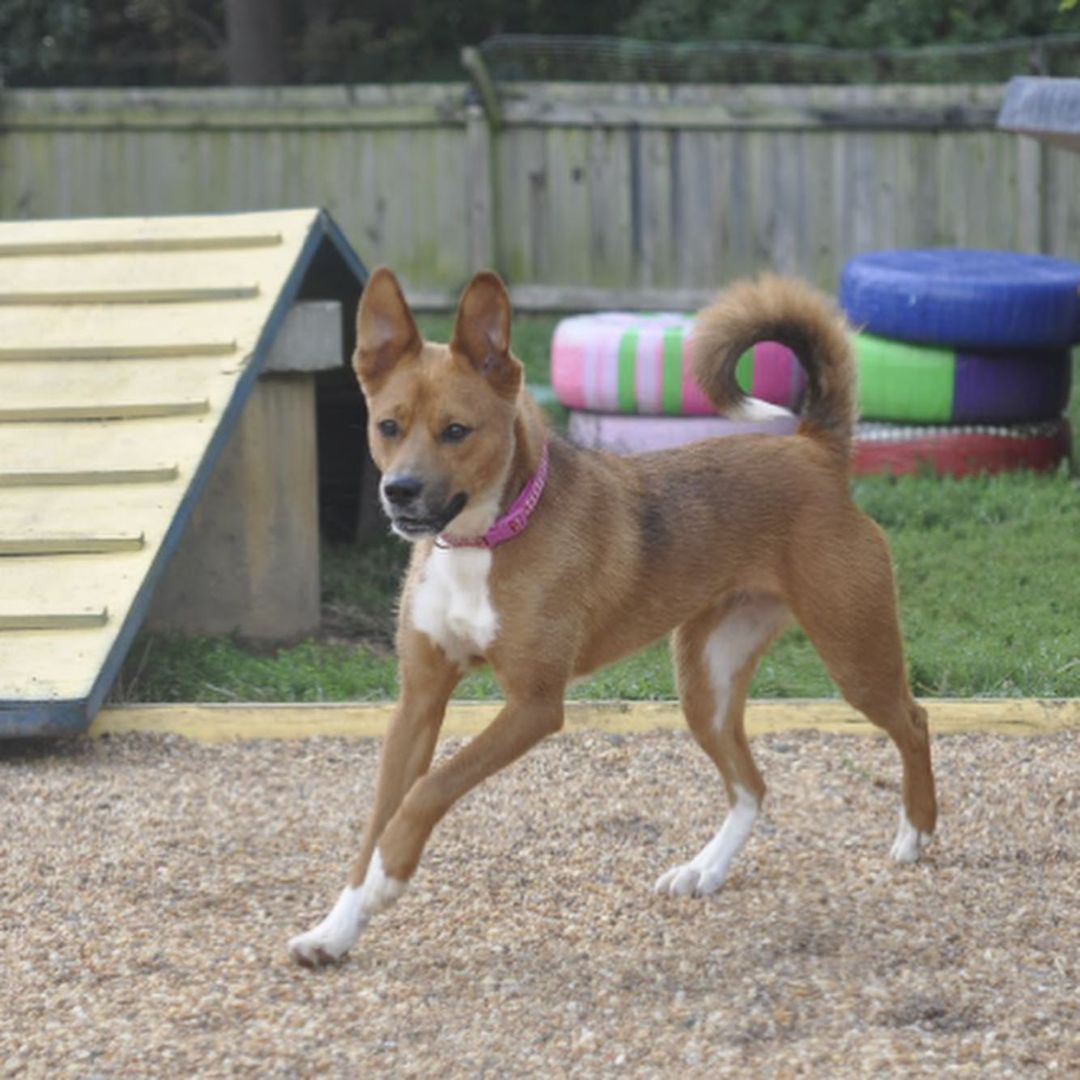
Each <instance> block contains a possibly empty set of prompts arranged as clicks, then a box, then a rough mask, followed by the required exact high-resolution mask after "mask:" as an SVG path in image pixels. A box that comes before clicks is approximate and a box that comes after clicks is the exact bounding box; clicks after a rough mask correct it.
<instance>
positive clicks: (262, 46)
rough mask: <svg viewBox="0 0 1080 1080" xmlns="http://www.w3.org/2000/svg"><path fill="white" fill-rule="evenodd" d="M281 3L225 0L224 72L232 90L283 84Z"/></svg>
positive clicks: (283, 42) (283, 40)
mask: <svg viewBox="0 0 1080 1080" xmlns="http://www.w3.org/2000/svg"><path fill="white" fill-rule="evenodd" d="M282 8H283V0H225V30H226V33H227V35H228V54H227V59H228V72H229V82H230V83H232V84H233V86H269V85H275V84H279V83H283V82H285V19H284V13H283V10H282Z"/></svg>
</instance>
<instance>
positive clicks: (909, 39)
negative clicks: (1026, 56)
mask: <svg viewBox="0 0 1080 1080" xmlns="http://www.w3.org/2000/svg"><path fill="white" fill-rule="evenodd" d="M1066 2H1070V3H1073V4H1074V3H1075V0H1066ZM1063 10H1064V9H1063V8H1060V7H1059V2H1058V0H974V2H971V3H967V4H942V3H939V2H938V0H904V3H900V4H898V3H895V2H893V0H869V2H867V0H816V2H814V3H784V4H760V3H757V2H756V0H731V2H729V3H726V4H723V5H718V4H710V3H706V2H703V0H646V2H645V3H643V4H641V5H639V6H638V8H637V10H636V11H635V12H634V13H633V14H632V15H631V16H630V17H629V18H627V19H625V20H624V21H623V22H622V23H621V24H620V25H619V33H621V34H625V35H626V36H628V37H639V38H645V39H649V40H654V41H701V40H710V41H770V42H776V43H778V44H788V45H790V44H805V45H810V44H812V45H825V46H830V47H832V48H849V49H851V48H854V49H874V48H909V47H912V46H920V45H946V44H961V43H966V42H987V41H1000V40H1002V39H1004V38H1011V37H1037V36H1040V35H1044V34H1053V33H1064V32H1067V31H1069V30H1071V29H1075V24H1074V23H1073V22H1072V21H1070V20H1069V19H1067V18H1065V17H1063V14H1062V12H1063Z"/></svg>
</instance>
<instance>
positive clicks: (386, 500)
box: [380, 476, 468, 540]
mask: <svg viewBox="0 0 1080 1080" xmlns="http://www.w3.org/2000/svg"><path fill="white" fill-rule="evenodd" d="M380 494H381V495H382V500H381V501H382V505H383V510H384V511H385V512H386V516H387V517H388V518H389V519H390V527H391V528H392V529H393V530H394V532H396V533H397V534H398V536H400V537H402V538H403V539H405V540H419V539H422V538H423V537H425V536H436V535H438V534H439V533H441V532H442V531H443V529H445V528H446V526H447V525H449V524H450V522H451V521H453V520H454V518H456V517H457V516H458V514H460V513H461V511H462V510H463V509H464V507H465V503H466V502H468V496H467V495H466V494H465V493H464V492H463V491H459V492H458V493H457V494H456V495H454V496H453V497H452V498H450V499H449V500H446V501H444V500H443V499H442V498H439V499H437V500H435V506H434V507H433V506H432V505H431V502H430V501H429V499H430V495H429V497H428V498H425V493H424V485H423V483H422V482H421V481H420V480H418V479H417V478H416V477H413V476H384V477H383V480H382V484H381V485H380Z"/></svg>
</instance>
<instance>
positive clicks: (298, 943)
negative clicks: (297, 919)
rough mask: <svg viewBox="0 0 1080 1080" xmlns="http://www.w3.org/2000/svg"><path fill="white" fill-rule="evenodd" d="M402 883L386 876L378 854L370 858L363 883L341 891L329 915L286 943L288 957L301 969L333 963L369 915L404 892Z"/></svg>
mask: <svg viewBox="0 0 1080 1080" xmlns="http://www.w3.org/2000/svg"><path fill="white" fill-rule="evenodd" d="M405 885H406V882H404V881H399V880H398V879H397V878H392V877H388V876H387V874H386V871H385V870H383V864H382V856H381V855H380V854H379V852H378V851H376V852H375V854H374V855H372V857H371V863H370V864H369V866H368V869H367V873H366V874H365V875H364V883H363V885H361V886H359V887H358V888H354V887H352V886H349V887H347V888H345V889H343V890H342V893H341V895H340V896H339V897H338V899H337V903H336V904H335V905H334V907H333V909H332V910H331V912H330V914H329V915H327V916H326V918H325V919H323V921H322V922H321V923H319V925H318V926H316V927H315V928H314V929H313V930H309V931H308V932H307V933H306V934H297V936H296V937H294V938H291V939H290V941H289V955H290V956H291V957H292V958H293V959H294V960H295V961H296V962H297V963H298V964H303V966H304V967H324V966H325V965H327V964H334V963H337V961H339V960H340V959H341V958H342V957H343V956H344V955H345V954H346V953H347V952H348V951H349V950H350V949H351V948H352V947H353V945H355V944H356V939H357V938H358V937H359V936H360V933H361V931H362V930H363V929H364V927H365V926H367V924H368V921H369V920H370V919H371V917H372V915H378V914H379V912H380V911H385V910H386V909H387V908H388V907H389V906H390V905H391V904H392V903H393V902H394V901H395V900H396V899H397V898H398V897H399V896H400V895H401V894H402V893H403V892H404V891H405Z"/></svg>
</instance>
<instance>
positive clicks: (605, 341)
mask: <svg viewBox="0 0 1080 1080" xmlns="http://www.w3.org/2000/svg"><path fill="white" fill-rule="evenodd" d="M693 326H694V320H693V318H692V317H691V316H689V315H678V314H647V313H642V312H627V311H608V312H599V313H597V314H595V315H574V316H572V317H571V318H568V319H563V320H562V321H561V322H560V323H559V325H558V326H557V327H556V328H555V335H554V337H553V338H552V341H551V385H552V387H553V388H554V390H555V396H556V397H557V398H558V399H559V401H560V402H561V403H562V404H563V405H565V406H566V407H567V408H568V409H587V410H591V411H593V412H601V413H627V414H631V415H634V414H640V415H644V416H715V415H716V410H715V409H714V408H713V406H712V403H711V402H710V401H709V400H708V398H706V397H705V395H704V394H703V393H702V392H701V389H700V388H699V387H698V385H697V383H696V382H695V381H694V378H693V376H692V375H691V373H690V341H691V336H692V332H693ZM735 378H736V381H737V382H738V384H739V386H740V387H742V389H743V391H744V392H745V393H747V394H749V395H750V396H751V397H756V398H760V399H761V400H762V401H768V402H769V403H770V404H773V405H779V406H781V407H782V408H785V409H791V408H796V407H797V406H798V404H799V402H800V400H801V399H802V395H803V391H804V390H805V388H806V374H805V373H804V371H803V369H802V367H801V366H800V365H799V362H798V360H796V359H795V354H794V353H793V352H792V351H791V350H790V349H788V348H786V347H785V346H783V345H779V344H777V343H776V342H770V341H762V342H758V344H757V345H755V346H754V347H753V348H752V349H748V350H747V352H746V354H745V355H744V356H743V357H742V358H741V359H740V360H739V364H738V367H737V368H736V371H735Z"/></svg>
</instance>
